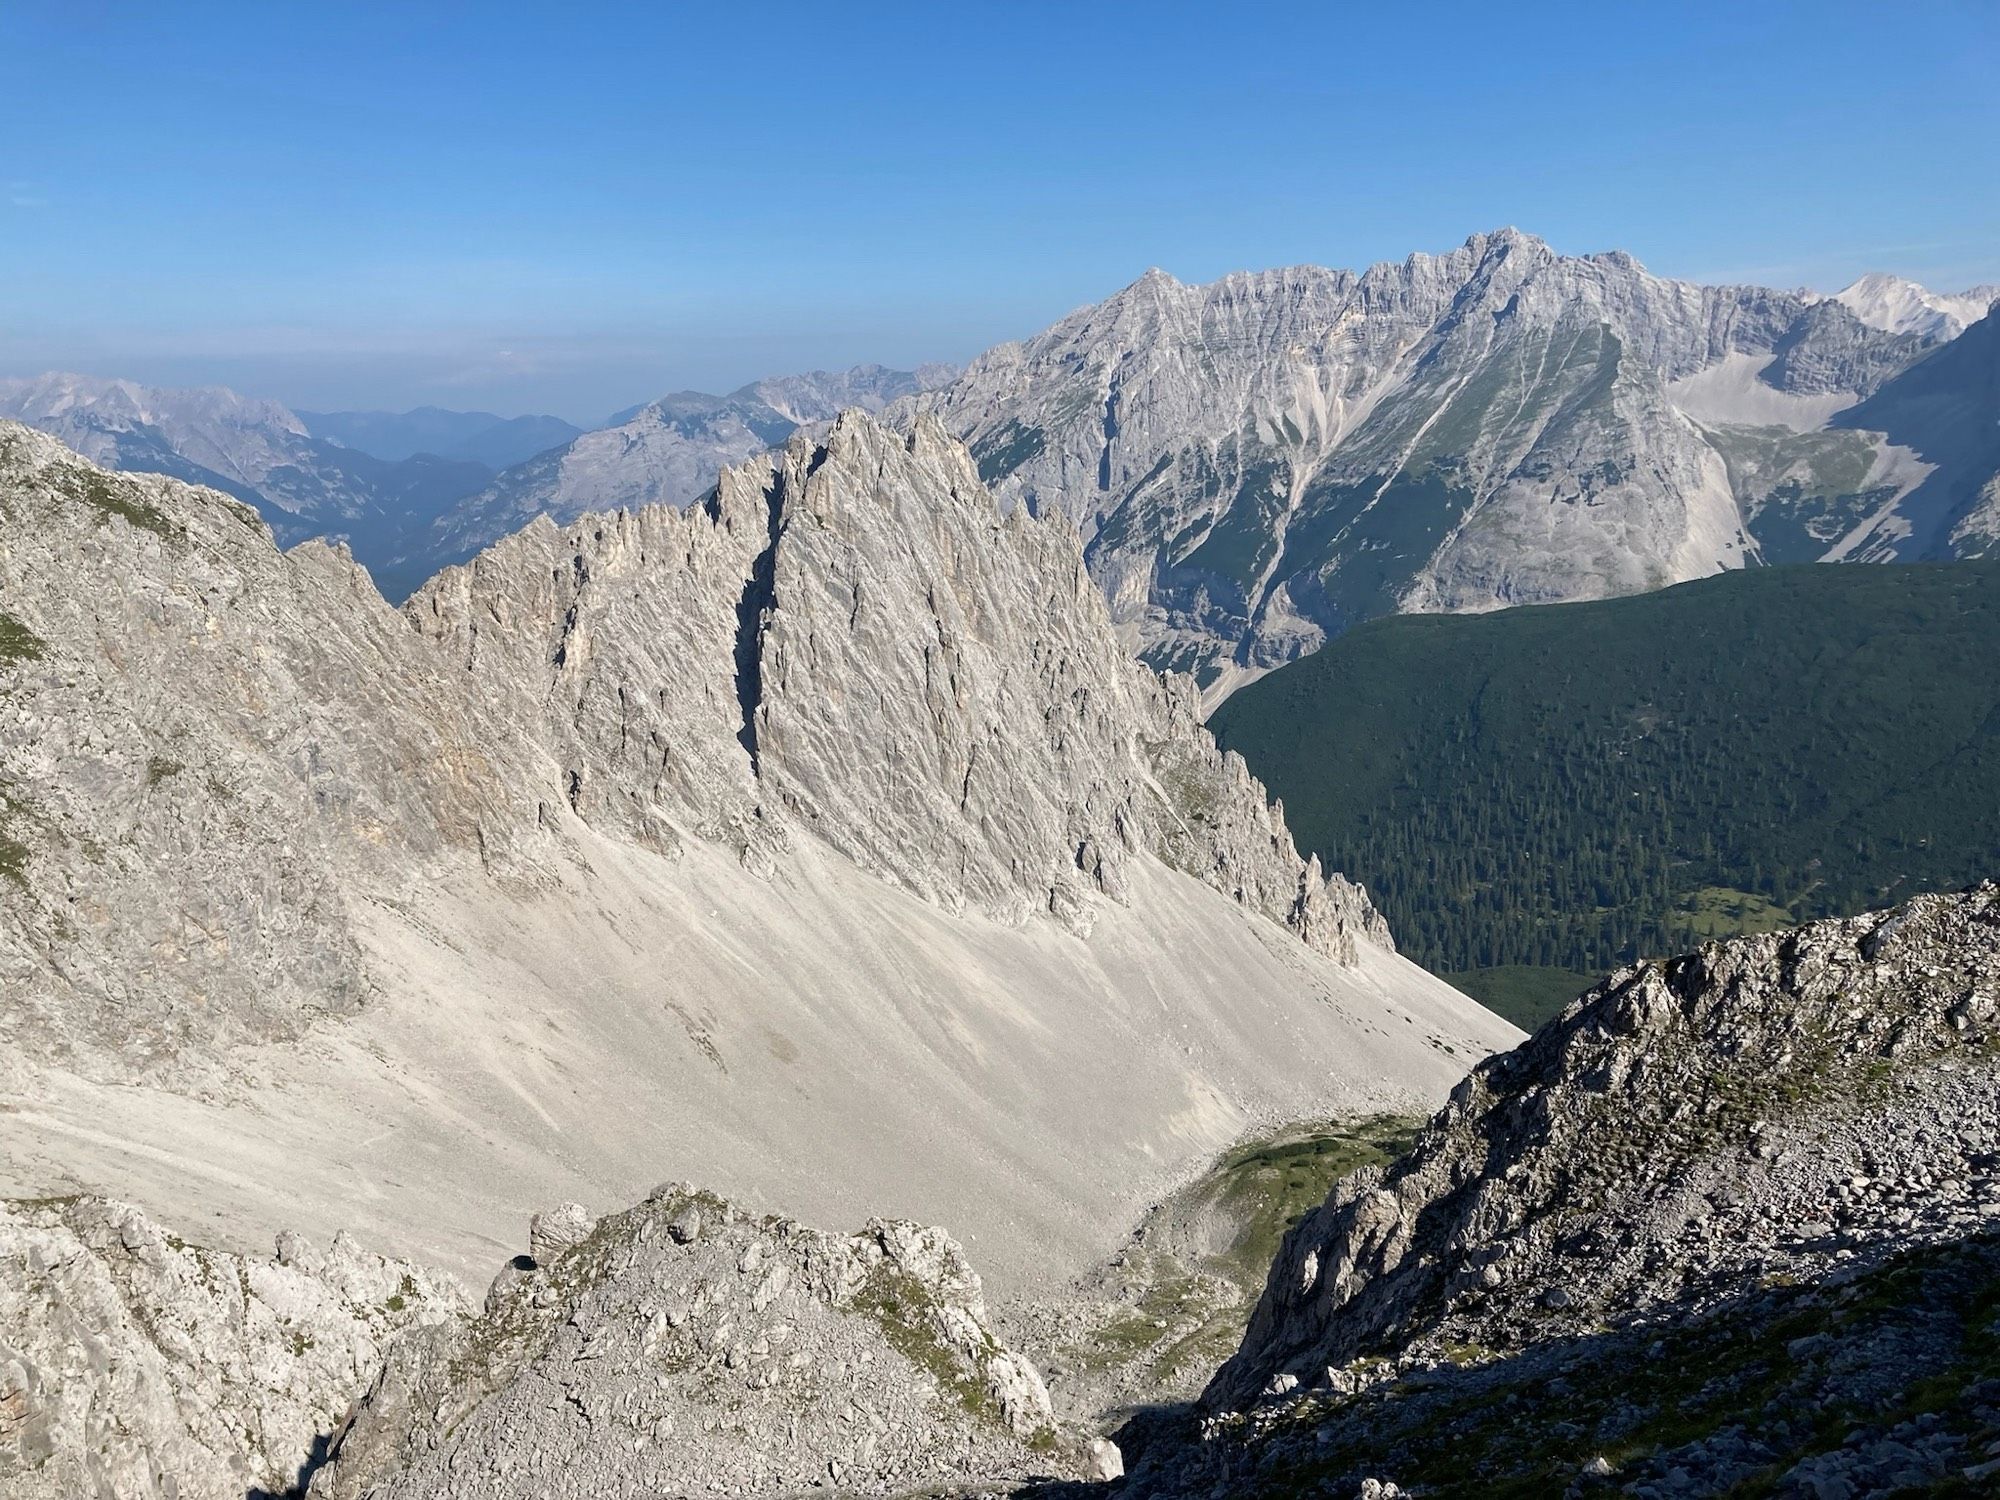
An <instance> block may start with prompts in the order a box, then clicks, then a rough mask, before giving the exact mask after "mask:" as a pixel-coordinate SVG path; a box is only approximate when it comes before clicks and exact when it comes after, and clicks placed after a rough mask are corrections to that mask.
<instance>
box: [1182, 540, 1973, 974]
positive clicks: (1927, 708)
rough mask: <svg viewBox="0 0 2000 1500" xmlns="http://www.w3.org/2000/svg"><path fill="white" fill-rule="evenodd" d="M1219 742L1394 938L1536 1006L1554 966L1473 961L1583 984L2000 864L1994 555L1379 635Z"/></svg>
mask: <svg viewBox="0 0 2000 1500" xmlns="http://www.w3.org/2000/svg"><path fill="white" fill-rule="evenodd" d="M1213 727H1214V729H1215V730H1216V733H1217V735H1218V737H1219V738H1220V739H1221V740H1222V742H1223V743H1224V744H1225V745H1226V746H1228V747H1229V748H1231V749H1234V750H1238V751H1240V752H1242V754H1243V755H1244V756H1245V758H1246V759H1247V760H1248V761H1249V762H1250V767H1251V769H1252V770H1253V771H1255V772H1256V773H1257V774H1258V775H1259V776H1261V777H1262V778H1263V779H1264V780H1265V782H1266V783H1267V784H1268V785H1269V786H1270V788H1271V790H1272V792H1273V793H1274V794H1276V795H1277V796H1280V797H1282V798H1283V799H1284V802H1285V809H1286V812H1287V815H1288V817H1289V819H1290V822H1291V825H1292V828H1293V830H1294V832H1295V833H1296V834H1297V835H1298V838H1299V840H1300V843H1301V844H1302V845H1304V846H1306V847H1308V848H1311V849H1313V850H1316V851H1317V852H1318V853H1319V854H1320V855H1321V856H1322V858H1323V859H1324V860H1325V861H1326V863H1327V864H1328V865H1329V866H1330V867H1331V868H1334V869H1340V870H1345V871H1347V872H1348V873H1350V874H1352V875H1354V876H1356V877H1358V878H1360V879H1362V880H1365V881H1366V882H1367V883H1368V885H1369V887H1370V889H1371V891H1373V893H1374V894H1375V898H1376V900H1377V902H1378V904H1379V905H1380V906H1381V907H1382V909H1383V910H1384V912H1385V914H1386V915H1387V916H1388V918H1389V921H1390V923H1391V925H1392V926H1393V927H1394V929H1395V931H1396V935H1397V940H1398V942H1399V943H1400V944H1401V945H1402V947H1403V948H1404V951H1406V952H1407V953H1409V954H1410V955H1411V956H1412V957H1414V958H1416V959H1417V960H1418V961H1419V962H1421V963H1425V964H1428V965H1429V966H1431V967H1433V968H1435V969H1437V970H1439V971H1442V972H1452V973H1455V974H1458V975H1460V976H1461V978H1464V979H1465V983H1464V985H1463V986H1462V987H1464V988H1467V989H1468V990H1469V991H1470V992H1472V993H1474V994H1476V995H1481V998H1485V994H1482V989H1483V990H1484V991H1486V992H1487V993H1493V994H1499V995H1502V996H1510V997H1512V998H1514V999H1518V1000H1520V1001H1521V1002H1522V1003H1523V1004H1528V1003H1531V1002H1532V1003H1540V1004H1546V1003H1547V1001H1548V999H1549V998H1550V997H1551V996H1552V995H1553V992H1554V990H1555V989H1556V988H1559V987H1560V986H1562V985H1566V984H1568V983H1569V982H1570V981H1569V976H1568V975H1567V974H1544V975H1542V976H1539V977H1534V976H1528V975H1524V974H1519V973H1515V974H1512V975H1511V976H1510V975H1500V976H1491V975H1488V976H1487V977H1485V978H1483V979H1482V978H1481V977H1480V976H1479V975H1477V974H1473V975H1471V976H1469V977H1468V976H1467V974H1466V971H1490V970H1493V969H1495V968H1498V967H1502V966H1524V967H1527V968H1533V969H1541V970H1557V971H1563V970H1567V971H1574V972H1581V973H1595V972H1601V971H1602V970H1604V969H1606V968H1609V967H1611V966H1613V965H1615V964H1616V963H1619V962H1623V961H1626V960H1628V959H1631V958H1634V957H1637V956H1640V955H1643V954H1650V953H1662V952H1672V951H1679V950H1681V949H1683V948H1686V947H1688V946H1690V945H1691V944H1693V943H1694V942H1697V941H1699V940H1700V939H1702V938H1704V937H1710V936H1722V935H1726V934H1728V933H1731V932H1736V931H1754V930H1765V929H1768V928H1770V927H1772V926H1780V925H1785V924H1788V923H1790V922H1792V921H1794V920H1801V919H1805V918H1809V917H1813V916H1820V915H1827V914H1831V913H1840V912H1851V911H1858V910H1863V909H1866V908H1869V907H1874V906H1879V905H1882V904H1884V903H1886V902H1888V901H1891V900H1897V899H1901V898H1902V897H1903V896H1905V895H1907V894H1908V893H1910V892H1911V891H1913V890H1918V889H1931V888H1953V887H1958V886H1962V885H1966V884H1969V883H1971V882H1972V881H1974V880H1976V879H1979V878H1981V877H1982V876H1986V875H1991V874H1995V873H2000V564H1993V563H1953V564H1940V565H1925V566H1910V567H1845V568H1840V567H1795V568H1773V569H1762V570H1755V571H1749V572H1740V573H1730V574H1725V575H1722V576H1719V577H1716V578H1710V579H1703V580H1701V581H1699V582H1696V583H1690V584H1683V585H1681V586H1679V587H1677V588H1672V589H1667V590H1664V591H1662V592H1659V593H1655V594H1646V595H1640V596H1636V597H1632V598H1626V599H1618V600H1607V601H1602V602H1598V603H1590V604H1573V605H1554V606H1542V607H1536V608H1522V609H1513V610H1506V611H1502V612H1500V613H1497V614H1491V615H1480V616H1401V617H1396V618H1390V619H1385V620H1378V621H1374V622H1371V623H1370V624H1367V625H1364V626H1361V627H1360V628H1358V629H1356V630H1354V631H1352V632H1350V633H1348V634H1347V635H1345V636H1343V637H1341V638H1340V639H1338V640H1336V641H1334V642H1333V643H1332V644H1330V645H1329V646H1327V647H1326V648H1325V649H1324V650H1322V651H1320V652H1319V653H1317V654H1316V655H1314V656H1310V657H1307V658H1305V659H1304V660H1302V661H1299V662H1295V663H1293V664H1292V665H1290V666H1287V667H1285V668H1283V669H1282V670H1280V671H1278V672H1274V673H1272V674H1271V675H1270V676H1269V677H1266V678H1265V679H1263V680H1262V681H1260V682H1257V683H1255V684H1253V685H1251V686H1250V687H1247V688H1245V689H1243V690H1242V691H1241V692H1239V693H1237V694H1236V695H1235V696H1234V697H1232V698H1231V699H1230V700H1229V701H1228V702H1227V703H1225V704H1224V705H1223V706H1222V708H1221V709H1220V710H1218V712H1217V713H1216V715H1215V718H1214V721H1213Z"/></svg>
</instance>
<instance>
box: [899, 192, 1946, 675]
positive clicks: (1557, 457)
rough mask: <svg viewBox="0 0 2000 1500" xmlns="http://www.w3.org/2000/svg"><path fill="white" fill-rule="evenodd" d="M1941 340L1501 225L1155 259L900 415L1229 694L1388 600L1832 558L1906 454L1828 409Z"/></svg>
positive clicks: (1459, 598) (1157, 647) (1471, 596)
mask: <svg viewBox="0 0 2000 1500" xmlns="http://www.w3.org/2000/svg"><path fill="white" fill-rule="evenodd" d="M1945 336H1946V335H1945V333H1943V332H1941V331H1939V329H1936V328H1925V329H1921V330H1916V331H1896V330H1887V329H1883V328H1878V327H1871V326H1870V325H1869V324H1868V323H1867V322H1864V321H1863V320H1862V319H1861V318H1860V317H1857V316H1856V315H1855V313H1854V312H1853V311H1852V310H1850V308H1849V307H1847V306H1846V305H1844V304H1843V303H1842V302H1840V301H1827V300H1821V299H1815V298H1812V297H1810V296H1807V295H1805V294H1797V293H1786V292H1775V291H1766V290H1762V289H1759V288H1753V287H1704V286H1697V285H1694V284H1692V283H1688V282H1678V281H1669V280H1664V279H1661V278H1659V277H1655V276H1652V275H1650V274H1648V273H1647V272H1646V271H1645V269H1644V268H1643V267H1642V266H1640V265H1639V263H1638V262H1637V261H1635V260H1634V259H1632V257H1630V256H1629V255H1624V254H1621V253H1611V254H1603V255H1590V256H1566V255H1559V254H1557V253H1556V252H1555V251H1553V250H1552V249H1550V248H1549V246H1547V245H1546V244H1544V243H1543V242H1542V241H1540V240H1538V239H1536V238H1534V237H1533V236H1531V235H1527V234H1523V233H1521V232H1520V231H1518V230H1513V229H1505V230H1500V231H1497V232H1494V233H1491V234H1481V235H1474V236H1473V237H1472V238H1470V239H1468V240H1467V241H1466V242H1465V243H1464V245H1462V246H1460V247H1459V248H1458V249H1457V250H1454V251H1451V252H1450V253H1448V254H1445V255H1413V256H1411V257H1409V258H1408V259H1407V260H1404V261H1402V262H1400V263H1394V264H1382V265H1377V266H1374V267H1371V268H1370V269H1368V270H1367V271H1364V272H1360V273H1356V272H1352V271H1340V270H1325V269H1321V268H1319V267H1314V266H1298V267H1292V268H1288V269H1285V270H1278V271H1266V272H1259V273H1254V274H1239V275H1233V276H1227V277H1224V278H1223V279H1222V280H1220V281H1217V282H1214V283H1212V284H1210V285H1207V286H1186V285H1183V284H1182V283H1180V282H1178V281H1175V280H1174V279H1173V278H1172V277H1170V276H1167V275H1165V274H1164V273H1160V272H1149V273H1148V274H1147V275H1145V276H1144V277H1142V278H1140V279H1139V280H1138V281H1136V282H1134V283H1133V284H1132V285H1131V286H1129V287H1127V288H1125V289H1124V290H1123V291H1121V292H1119V293H1117V294H1116V295H1114V296H1112V297H1110V298H1109V299H1107V300H1106V301H1104V302H1102V303H1100V304H1098V305H1096V306H1094V307H1088V308H1085V309H1083V310H1081V311H1079V312H1076V313H1073V314H1072V315H1070V316H1069V317H1068V318H1065V319H1064V320H1062V321H1061V322H1060V323H1057V324H1056V325H1055V326H1054V327H1053V328H1051V329H1049V330H1048V331H1047V332H1045V333H1042V334H1039V335H1037V336H1036V337H1035V338H1032V339H1029V340H1027V341H1026V342H1025V343H1019V344H1005V345H1001V346H1000V347H999V348H996V349H994V350H991V351H989V352H988V353H987V354H985V355H983V356H981V357H980V358H979V359H976V360H974V361H973V363H972V364H971V365H970V366H969V367H968V368H967V370H966V372H965V373H964V374H963V375H962V376H961V377H960V378H959V379H958V380H956V381H954V382H952V383H951V384H949V385H947V386H944V387H942V388H941V389H939V390H938V391H936V392H933V393H929V394H927V395H923V396H920V397H917V398H914V400H913V401H911V402H910V403H907V404H906V407H905V408H902V409H904V410H909V411H915V410H925V411H930V412H933V413H935V414H936V415H937V416H938V417H939V418H940V419H941V420H942V421H943V422H944V423H945V425H946V426H947V427H948V428H949V429H951V430H952V431H953V432H955V433H957V434H958V435H959V436H961V437H963V438H964V439H966V440H967V442H968V443H969V444H970V445H971V447H972V450H973V453H974V455H975V456H976V457H977V459H978V460H979V465H980V472H981V474H982V475H983V476H984V477H985V478H986V479H987V481H988V482H989V483H991V484H992V485H994V487H995V490H996V492H997V493H998V494H999V495H1000V496H1001V497H1002V499H1003V500H1008V501H1013V502H1017V503H1021V504H1025V505H1027V506H1029V507H1030V508H1033V509H1037V510H1041V509H1062V510H1064V511H1066V512H1067V513H1068V514H1070V515H1071V516H1073V517H1074V518H1075V519H1076V520H1077V523H1078V525H1079V526H1080V527H1081V528H1082V529H1083V531H1084V534H1085V536H1086V538H1087V555H1088V558H1089V561H1090V567H1091V571H1092V573H1093V575H1094V576H1095V577H1096V578H1097V580H1098V582H1099V584H1100V586H1101V587H1102V588H1103V590H1104V592H1105V594H1106V596H1107V598H1109V599H1110V601H1111V604H1112V610H1113V615H1114V617H1115V619H1116V620H1117V621H1118V622H1119V624H1120V626H1121V628H1122V629H1124V630H1126V631H1127V632H1128V633H1129V634H1131V635H1132V636H1134V637H1135V638H1136V640H1137V642H1138V644H1139V645H1140V647H1141V648H1142V650H1143V652H1144V654H1145V656H1146V659H1147V660H1149V661H1151V662H1153V663H1155V664H1156V665H1161V666H1174V667H1179V668H1185V669H1188V670H1192V671H1196V672H1198V673H1200V674H1201V675H1202V678H1203V680H1204V681H1205V682H1206V683H1208V684H1210V686H1211V688H1212V690H1214V691H1225V690H1227V688H1228V687H1229V686H1230V685H1231V684H1233V683H1234V682H1238V681H1241V680H1242V679H1243V678H1244V676H1246V675H1249V674H1254V673H1256V672H1259V671H1262V670H1264V669H1266V668H1268V667H1270V666H1272V665H1275V664H1277V663H1279V662H1282V661H1286V660H1289V659H1291V658H1292V657H1295V656H1298V655H1300V654H1302V653H1304V652H1307V651H1310V650H1312V649H1314V648H1315V647H1316V646H1317V645H1318V644H1319V643H1320V642H1322V641H1324V640H1325V639H1327V637H1328V636H1330V635H1333V634H1337V633H1338V632H1340V631H1342V630H1344V629H1346V628H1347V627H1348V626H1350V625H1351V624H1353V623H1354V622H1356V621H1358V620H1362V619H1367V618H1369V617H1371V616H1374V615H1379V614H1384V613H1388V612H1392V611H1395V610H1402V609H1416V610H1446V611H1463V610H1479V609H1488V608H1492V607H1495V606H1497V605H1502V604H1509V603H1518V602H1529V601H1542V600H1558V599H1575V598H1588V597H1595V596H1599V595H1604V594H1615V593H1629V592H1634V591H1637V590H1642V589H1649V588H1656V587H1659V586H1662V585H1664V584H1668V583H1673V582H1678V581H1681V580H1684V579H1688V578H1693V577H1698V576H1700V575H1702V574H1705V573H1709V572H1713V571H1715V570H1717V569H1719V568H1730V567H1740V566H1743V565H1746V564H1749V563H1754V562H1758V561H1779V560H1785V561H1789V560H1794V559H1799V558H1804V557H1819V556H1828V557H1832V556H1840V555H1845V554H1844V553H1843V552H1842V546H1843V543H1844V541H1845V540H1846V539H1847V538H1848V537H1850V536H1851V535H1853V534H1855V533H1856V532H1857V531H1858V530H1859V529H1860V528H1862V527H1864V526H1866V525H1868V524H1869V523H1871V522H1872V521H1874V520H1875V519H1876V518H1877V517H1878V516H1879V514H1880V513H1882V512H1884V511H1887V510H1893V508H1894V507H1895V505H1896V503H1897V501H1898V499H1899V497H1900V496H1902V495H1903V494H1905V493H1907V492H1908V491H1909V490H1910V489H1911V488H1913V487H1914V486H1915V484H1916V483H1917V482H1918V480H1919V479H1920V477H1921V474H1922V466H1921V464H1920V463H1915V464H1913V463H1912V461H1911V456H1910V455H1909V454H1908V453H1907V452H1904V451H1902V450H1899V449H1897V448H1896V446H1895V444H1894V443H1893V441H1890V440H1887V439H1884V438H1882V437H1881V435H1880V434H1879V433H1877V434H1872V435H1864V434H1863V433H1860V432H1840V433H1834V434H1828V433H1826V432H1824V431H1823V430H1822V429H1823V427H1824V424H1825V423H1826V421H1827V419H1828V418H1829V417H1830V416H1832V415H1833V414H1834V413H1835V412H1838V411H1840V410H1841V409H1843V408H1847V407H1852V406H1853V405H1855V403H1856V402H1858V401H1859V400H1861V399H1862V398H1864V397H1866V396H1868V395H1871V394H1872V393H1873V392H1874V391H1876V390H1877V389H1878V388H1879V387H1880V386H1881V385H1882V384H1883V383H1884V382H1885V381H1887V380H1888V379H1889V378H1890V377H1892V376H1893V375H1895V374H1897V373H1898V372H1899V371H1901V370H1903V369H1904V368H1906V367H1908V366H1909V365H1910V364H1911V362H1912V361H1914V360H1916V359H1917V358H1918V357H1920V356H1921V355H1922V354H1924V353H1925V352H1926V351H1927V350H1928V349H1930V348H1933V347H1935V346H1936V345H1937V344H1938V343H1939V342H1940V341H1941V340H1942V339H1943V338H1944V337H1945ZM1880 530H1881V528H1880V526H1879V524H1877V525H1876V526H1875V531H1876V532H1878V533H1879V532H1880ZM1890 551H1891V555H1898V556H1900V555H1902V553H1901V552H1898V551H1896V550H1895V549H1894V548H1891V549H1890ZM1857 555H1860V554H1857Z"/></svg>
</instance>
